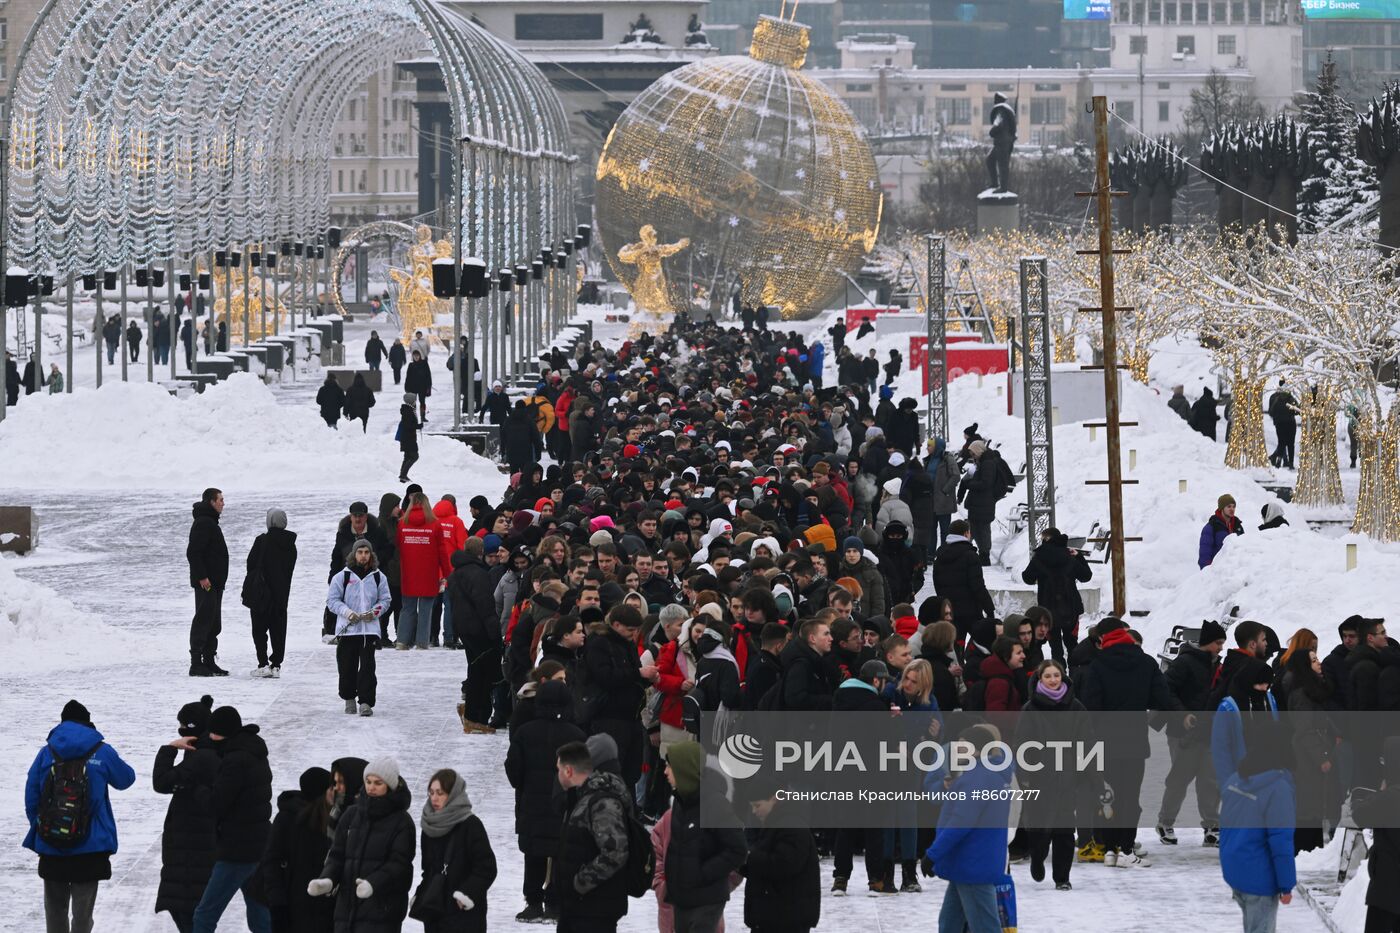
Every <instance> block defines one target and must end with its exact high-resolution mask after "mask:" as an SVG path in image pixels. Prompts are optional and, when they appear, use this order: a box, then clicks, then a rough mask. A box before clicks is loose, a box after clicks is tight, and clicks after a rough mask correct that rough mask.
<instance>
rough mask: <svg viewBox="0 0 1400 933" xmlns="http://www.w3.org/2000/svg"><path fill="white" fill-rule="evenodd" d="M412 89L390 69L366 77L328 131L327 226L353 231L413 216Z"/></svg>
mask: <svg viewBox="0 0 1400 933" xmlns="http://www.w3.org/2000/svg"><path fill="white" fill-rule="evenodd" d="M416 90H417V89H416V85H415V82H414V81H413V78H412V75H411V74H409V73H408V72H407V71H405V70H403V69H401V68H398V67H391V68H385V69H383V70H382V71H380V72H378V73H376V74H374V75H371V76H370V78H369V80H367V81H365V83H364V84H363V85H361V86H360V87H359V88H357V89H356V90H355V92H354V93H353V94H351V95H350V97H349V98H348V99H347V100H346V101H345V104H344V106H343V107H342V108H341V111H340V117H339V118H338V119H337V120H336V122H335V126H334V128H333V129H332V131H331V186H330V188H331V222H332V223H333V224H335V225H337V226H342V227H354V226H357V225H359V224H362V223H367V222H368V221H371V220H374V219H375V218H378V217H387V218H393V219H400V220H402V219H405V218H408V217H412V216H413V215H415V214H417V213H418V147H419V144H420V141H419V139H418V131H417V119H416V115H415V113H414V109H413V104H414V98H415V95H416Z"/></svg>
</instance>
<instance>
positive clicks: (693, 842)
mask: <svg viewBox="0 0 1400 933" xmlns="http://www.w3.org/2000/svg"><path fill="white" fill-rule="evenodd" d="M704 763H705V752H704V749H702V748H701V747H700V744H699V743H698V742H690V741H686V742H677V743H675V744H673V745H672V746H671V747H670V749H669V750H668V751H667V753H666V778H667V780H669V781H670V782H671V787H672V788H673V789H674V790H675V792H676V793H675V797H674V799H673V801H672V803H671V838H670V841H669V842H668V843H667V845H666V862H665V868H664V872H665V878H666V896H665V897H666V902H667V903H668V904H670V905H671V906H672V907H674V908H675V929H676V930H695V931H700V930H715V929H718V927H719V921H720V919H721V918H722V917H723V916H724V905H725V904H726V903H728V901H729V873H730V872H732V871H737V870H738V869H739V866H741V865H743V864H744V858H745V856H746V855H747V854H748V846H747V845H746V844H745V842H744V831H743V829H742V828H740V826H739V821H738V820H737V819H736V818H735V817H734V813H733V809H732V808H731V807H730V806H729V804H728V802H727V801H726V800H724V799H723V798H722V797H721V796H720V794H721V791H720V790H719V789H718V788H719V782H718V781H716V780H710V781H707V782H703V783H702V781H701V779H700V774H701V771H702V769H703V768H704ZM702 793H703V794H709V795H714V796H713V797H712V798H710V799H707V800H706V801H705V804H704V806H705V811H706V818H705V820H704V822H703V825H702V821H701V817H700V811H701V796H702Z"/></svg>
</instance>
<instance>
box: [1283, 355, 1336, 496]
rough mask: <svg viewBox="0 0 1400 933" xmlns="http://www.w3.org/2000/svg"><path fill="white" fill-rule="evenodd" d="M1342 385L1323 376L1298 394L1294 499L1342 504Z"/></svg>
mask: <svg viewBox="0 0 1400 933" xmlns="http://www.w3.org/2000/svg"><path fill="white" fill-rule="evenodd" d="M1341 396H1342V392H1341V387H1340V386H1339V385H1337V383H1336V382H1334V381H1332V380H1330V379H1324V380H1322V381H1320V382H1318V383H1316V384H1314V385H1313V386H1311V387H1310V388H1307V389H1304V390H1303V391H1302V392H1301V393H1299V397H1298V410H1299V412H1300V413H1301V414H1302V416H1303V418H1302V430H1301V431H1300V432H1299V433H1300V437H1301V440H1300V442H1299V444H1298V481H1297V483H1296V484H1294V486H1293V501H1294V502H1295V503H1297V504H1298V505H1302V506H1331V505H1341V504H1342V503H1343V502H1344V501H1346V500H1345V498H1344V497H1343V495H1342V473H1341V466H1340V464H1339V463H1338V462H1337V408H1338V403H1339V402H1340V400H1341Z"/></svg>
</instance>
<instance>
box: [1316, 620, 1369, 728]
mask: <svg viewBox="0 0 1400 933" xmlns="http://www.w3.org/2000/svg"><path fill="white" fill-rule="evenodd" d="M1361 622H1362V618H1361V616H1356V615H1353V616H1347V617H1346V618H1345V619H1343V620H1342V621H1341V624H1339V625H1338V626H1337V637H1338V638H1339V639H1341V641H1340V643H1339V644H1338V645H1337V646H1336V647H1335V648H1333V649H1332V650H1331V651H1329V652H1327V657H1325V658H1323V659H1322V672H1323V673H1324V674H1326V675H1327V679H1328V680H1329V681H1330V682H1331V683H1332V687H1333V688H1334V689H1335V690H1336V693H1337V699H1338V700H1339V701H1340V702H1341V704H1342V708H1343V709H1350V708H1351V703H1350V699H1351V684H1350V683H1349V682H1348V676H1347V656H1348V655H1349V654H1351V650H1352V649H1353V648H1355V647H1356V645H1357V641H1358V636H1357V634H1356V627H1357V626H1358V625H1360V624H1361Z"/></svg>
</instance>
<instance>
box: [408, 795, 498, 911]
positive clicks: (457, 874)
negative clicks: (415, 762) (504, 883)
mask: <svg viewBox="0 0 1400 933" xmlns="http://www.w3.org/2000/svg"><path fill="white" fill-rule="evenodd" d="M420 822H421V823H422V826H423V842H422V845H423V859H422V868H423V883H422V884H421V885H420V886H419V888H418V893H417V894H416V895H414V898H415V906H419V907H421V906H423V905H421V904H418V903H417V898H420V897H424V896H425V894H426V893H427V888H428V884H429V882H430V881H431V879H433V878H435V877H437V876H438V875H441V876H442V877H443V880H444V881H445V882H446V883H445V884H444V885H443V886H442V893H443V894H445V895H446V903H444V904H441V905H439V906H440V907H441V910H442V913H441V916H440V917H439V918H438V919H437V920H428V919H425V920H424V921H423V930H424V933H486V892H487V891H489V890H490V888H491V885H492V883H493V882H495V880H496V853H494V852H492V851H491V840H490V839H489V838H487V836H486V827H485V826H483V825H482V824H481V819H480V818H479V817H478V816H476V814H474V813H472V802H471V799H470V798H469V797H467V785H466V782H465V781H463V780H462V776H461V775H459V774H458V773H457V772H456V771H453V770H452V769H450V768H444V769H443V770H441V771H438V772H437V773H436V774H434V775H433V777H432V780H430V781H429V782H428V802H427V803H426V804H424V805H423V816H422V818H421V820H420ZM415 913H416V911H415Z"/></svg>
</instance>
